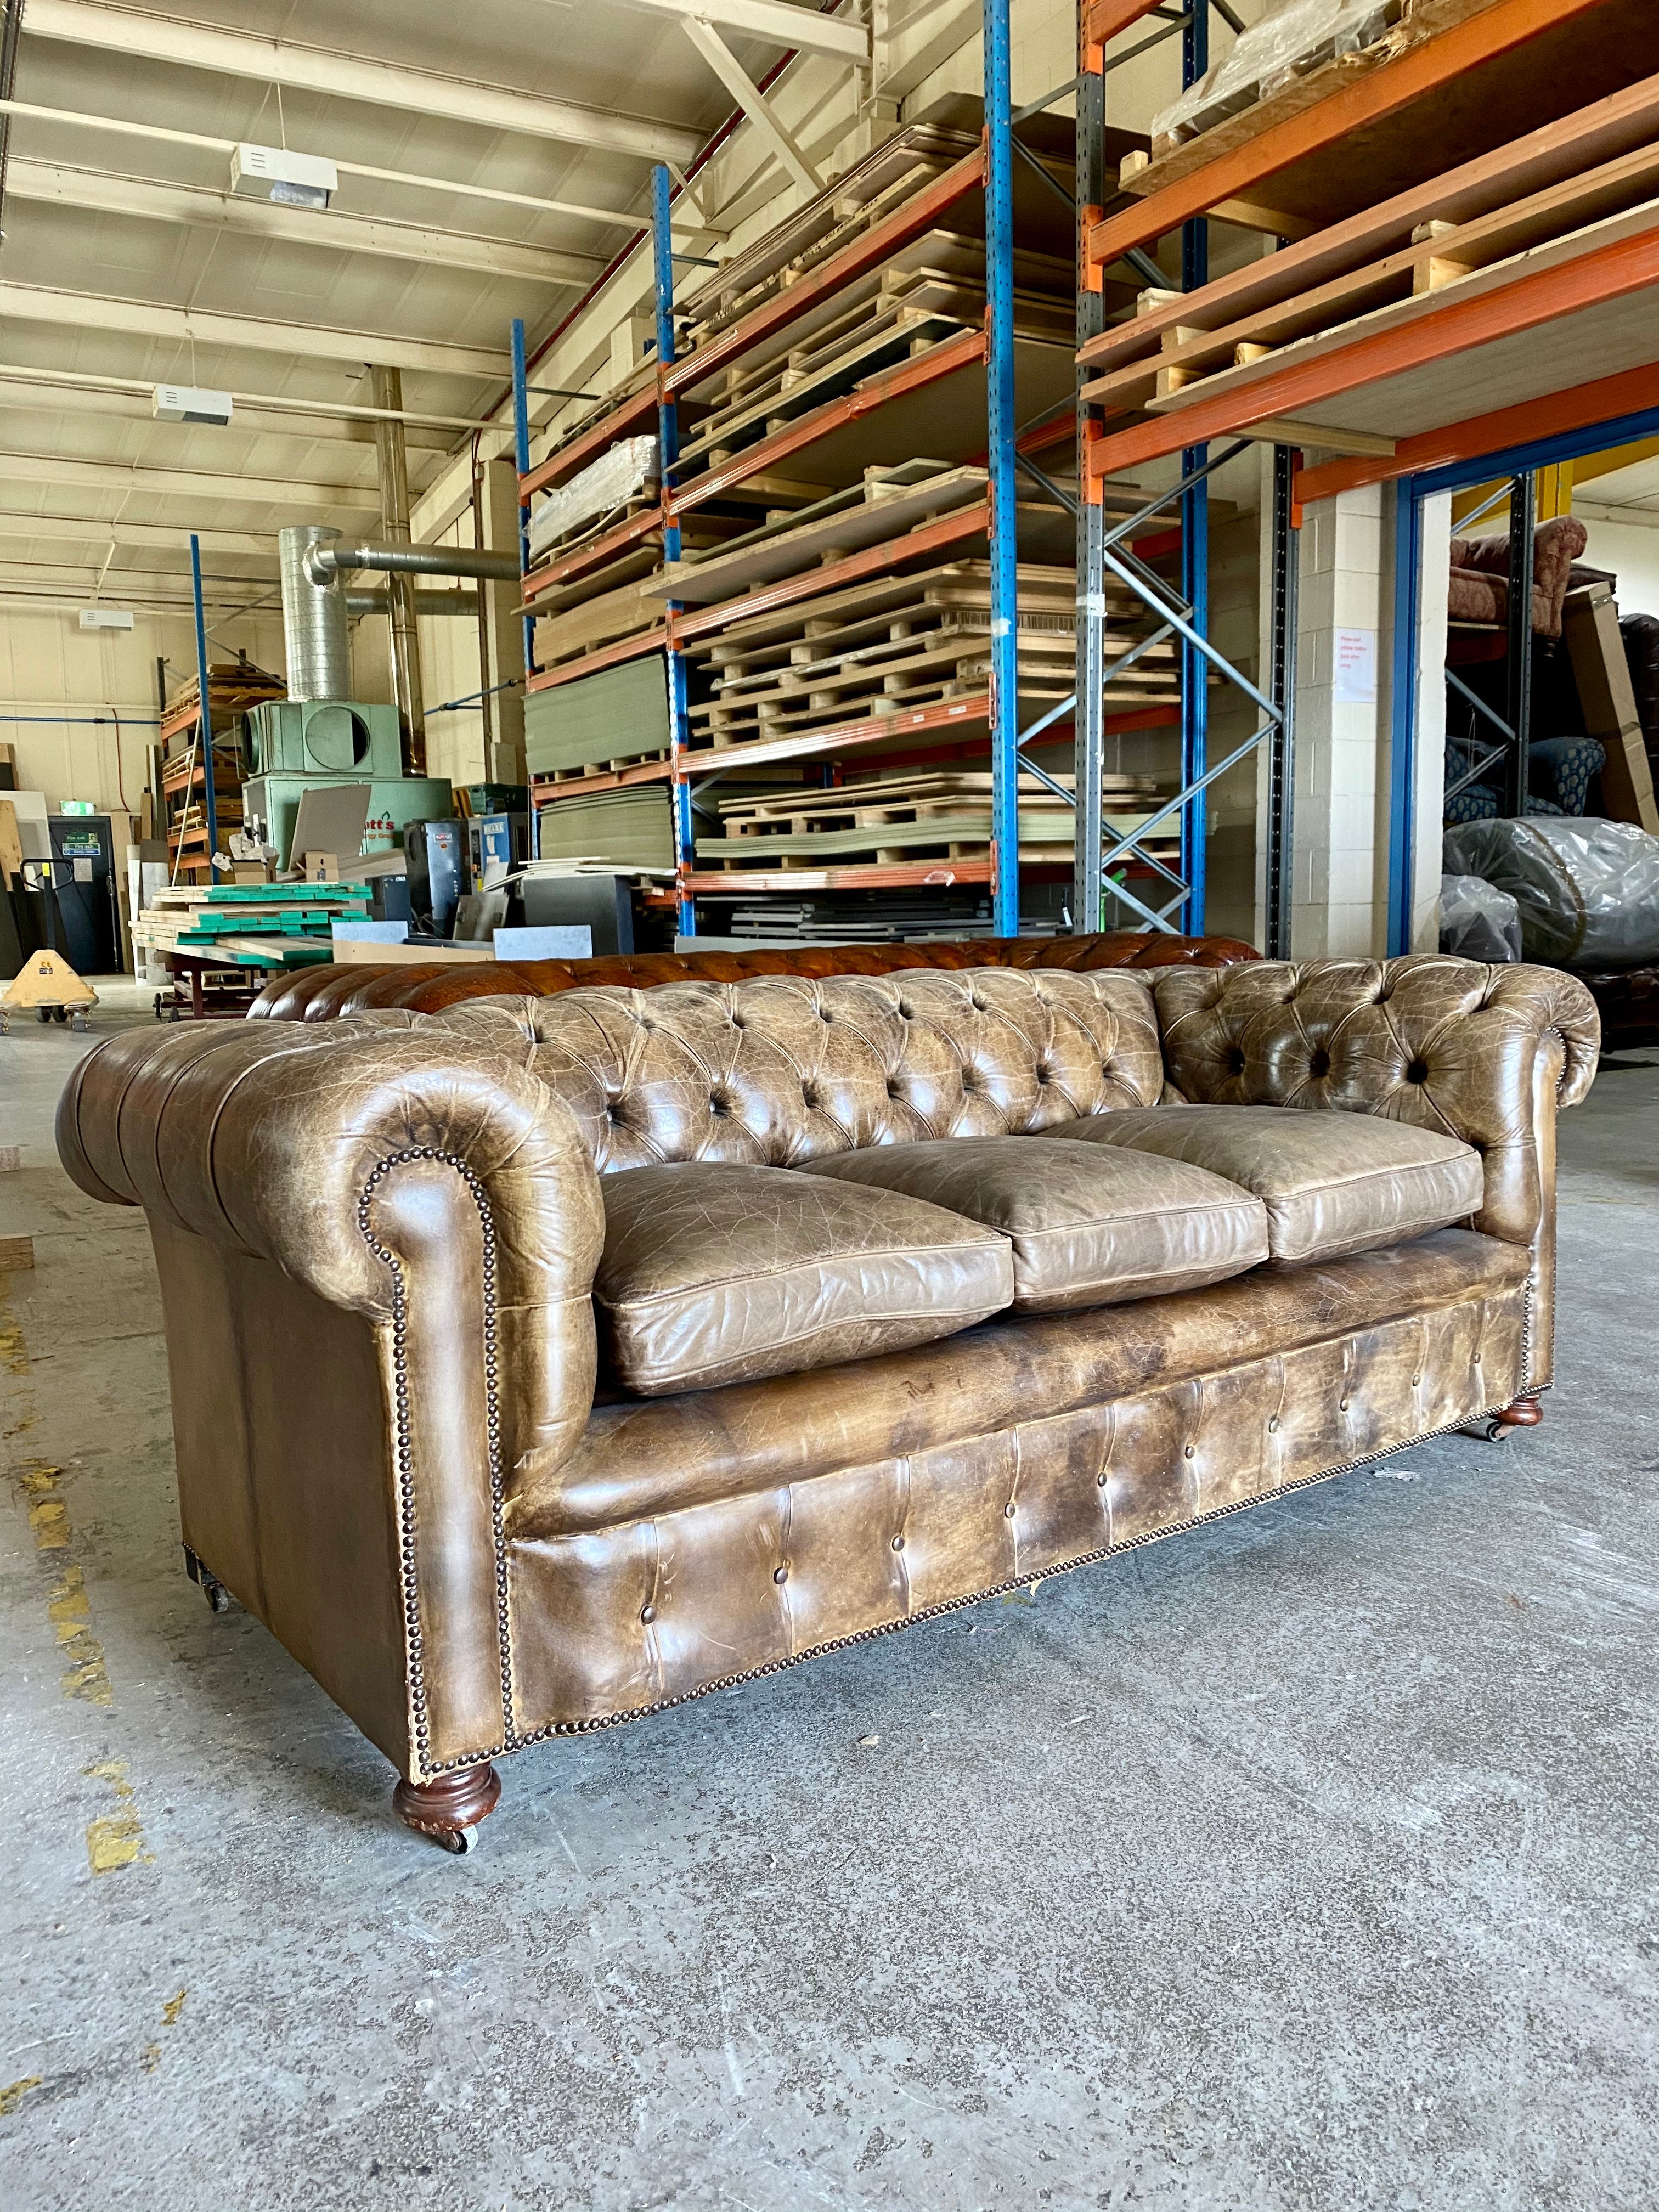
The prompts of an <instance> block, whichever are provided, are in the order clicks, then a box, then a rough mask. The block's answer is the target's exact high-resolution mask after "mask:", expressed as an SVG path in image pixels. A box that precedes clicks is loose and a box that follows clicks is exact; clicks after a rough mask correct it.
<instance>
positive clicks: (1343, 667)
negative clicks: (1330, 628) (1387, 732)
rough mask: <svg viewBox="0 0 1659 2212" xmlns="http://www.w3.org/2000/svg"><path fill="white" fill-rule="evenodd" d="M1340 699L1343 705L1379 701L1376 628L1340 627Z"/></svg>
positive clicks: (1366, 704)
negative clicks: (1377, 694)
mask: <svg viewBox="0 0 1659 2212" xmlns="http://www.w3.org/2000/svg"><path fill="white" fill-rule="evenodd" d="M1336 703H1337V705H1338V706H1339V707H1374V706H1375V705H1376V631H1375V630H1374V629H1340V630H1338V632H1337V633H1336Z"/></svg>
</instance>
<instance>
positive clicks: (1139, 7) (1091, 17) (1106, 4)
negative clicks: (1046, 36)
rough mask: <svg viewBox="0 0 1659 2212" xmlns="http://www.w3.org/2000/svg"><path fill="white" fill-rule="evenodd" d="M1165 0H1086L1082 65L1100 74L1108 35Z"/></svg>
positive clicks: (1136, 20) (1128, 24)
mask: <svg viewBox="0 0 1659 2212" xmlns="http://www.w3.org/2000/svg"><path fill="white" fill-rule="evenodd" d="M1161 4H1162V0H1084V8H1083V37H1082V40H1081V41H1080V46H1081V51H1082V57H1083V66H1084V68H1085V70H1092V71H1093V73H1094V74H1095V76H1099V74H1100V72H1101V70H1102V69H1103V67H1104V66H1105V59H1106V57H1105V52H1104V48H1105V46H1106V42H1107V40H1109V39H1115V37H1116V36H1117V34H1118V33H1119V32H1120V31H1127V29H1128V27H1129V26H1130V24H1131V23H1138V22H1139V21H1140V19H1141V17H1142V16H1143V15H1151V14H1152V10H1153V9H1154V8H1157V7H1158V6H1160V5H1161Z"/></svg>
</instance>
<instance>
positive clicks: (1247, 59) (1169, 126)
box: [1152, 0, 1401, 153]
mask: <svg viewBox="0 0 1659 2212" xmlns="http://www.w3.org/2000/svg"><path fill="white" fill-rule="evenodd" d="M1400 15H1401V0H1289V4H1288V5H1287V6H1285V7H1280V8H1275V9H1273V10H1272V12H1271V13H1270V14H1268V15H1264V16H1263V17H1262V19H1261V21H1260V22H1259V23H1254V24H1252V25H1251V27H1250V28H1249V30H1248V31H1246V32H1245V33H1244V35H1243V38H1241V39H1240V40H1239V41H1238V43H1237V46H1234V47H1233V49H1232V51H1231V52H1230V53H1228V54H1226V55H1225V56H1224V57H1223V58H1222V59H1221V60H1220V61H1218V63H1217V64H1216V65H1215V67H1214V68H1213V69H1212V70H1206V73H1205V74H1204V76H1201V77H1200V79H1199V80H1198V82H1197V83H1196V84H1195V85H1194V86H1193V87H1192V88H1190V89H1189V90H1188V91H1186V92H1183V93H1182V95H1181V97H1180V99H1179V100H1176V101H1175V102H1174V103H1173V105H1172V106H1169V107H1166V108H1165V109H1164V112H1163V113H1162V114H1160V115H1155V116H1154V117H1153V118H1152V147H1153V151H1154V153H1156V152H1157V151H1158V149H1160V148H1161V147H1162V146H1164V144H1166V143H1168V142H1170V140H1177V141H1178V140H1180V139H1182V138H1196V137H1198V136H1199V134H1200V131H1210V130H1213V129H1214V127H1215V125H1217V124H1218V123H1220V122H1223V121H1225V118H1227V117H1228V116H1230V115H1238V114H1241V113H1242V112H1243V110H1244V109H1245V108H1247V107H1254V106H1255V103H1256V102H1257V100H1266V99H1267V98H1268V97H1269V95H1270V94H1273V93H1275V92H1277V91H1278V89H1279V86H1280V85H1282V84H1286V83H1288V82H1290V80H1291V78H1292V77H1293V76H1305V75H1306V74H1307V72H1308V71H1309V70H1312V69H1317V68H1318V67H1319V65H1320V64H1321V63H1322V62H1328V61H1331V60H1333V59H1334V58H1335V57H1336V56H1337V55H1338V54H1351V53H1352V52H1355V51H1356V50H1357V49H1358V48H1359V47H1361V46H1371V45H1373V44H1374V43H1375V42H1376V40H1378V39H1380V38H1381V37H1382V35H1383V33H1384V31H1386V30H1387V29H1388V27H1389V25H1390V24H1391V23H1394V22H1396V21H1398V20H1399V18H1400Z"/></svg>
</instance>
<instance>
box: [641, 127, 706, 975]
mask: <svg viewBox="0 0 1659 2212" xmlns="http://www.w3.org/2000/svg"><path fill="white" fill-rule="evenodd" d="M671 181H672V180H671V178H670V176H669V173H668V171H667V170H666V169H665V167H663V166H662V164H661V163H660V162H659V164H658V166H657V167H655V168H654V169H653V171H652V172H651V268H652V274H653V278H654V280H655V291H656V303H657V466H658V472H659V483H660V484H661V487H662V490H661V499H662V509H663V533H662V557H663V559H664V561H665V562H670V561H678V559H679V557H680V526H679V524H678V522H677V521H676V520H674V519H673V506H672V500H673V489H674V485H675V483H677V481H678V461H679V457H680V431H679V410H678V407H677V406H676V404H675V403H674V401H673V400H672V399H671V398H670V397H669V393H668V386H667V381H666V378H665V371H666V370H667V369H668V368H671V367H672V365H673V360H674V237H673V231H672V228H671V221H670V216H669V209H668V196H669V191H670V190H671ZM681 611H682V608H681V603H680V601H679V600H678V599H670V600H669V601H668V603H667V606H666V608H665V615H666V618H667V624H668V649H667V652H666V653H665V660H666V662H667V676H668V757H669V763H670V766H671V769H672V771H673V774H672V777H671V781H670V783H669V787H668V790H669V797H670V799H671V802H672V805H673V809H674V860H675V865H676V866H677V867H678V870H679V874H680V880H681V883H682V884H684V878H685V874H686V872H687V871H688V870H689V869H690V867H692V866H694V865H695V862H696V846H695V844H694V842H693V837H694V832H693V829H692V823H691V790H690V785H689V784H688V783H687V782H686V781H685V732H686V711H685V709H686V697H685V655H684V653H682V652H681V651H680V649H679V644H678V617H679V615H680V613H681ZM679 927H680V934H681V935H682V936H683V937H695V936H696V933H697V908H696V901H695V900H693V899H690V898H687V897H686V896H684V891H682V894H681V897H680V902H679Z"/></svg>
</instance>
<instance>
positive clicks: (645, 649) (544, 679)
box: [524, 623, 668, 691]
mask: <svg viewBox="0 0 1659 2212" xmlns="http://www.w3.org/2000/svg"><path fill="white" fill-rule="evenodd" d="M667 642H668V625H667V624H666V623H658V625H657V627H656V629H644V630H640V631H637V632H636V633H635V635H634V636H632V637H624V638H619V639H618V640H617V643H616V644H615V645H602V646H599V647H596V648H595V649H594V650H593V651H592V653H583V654H582V655H581V657H580V659H578V660H567V661H562V662H561V664H560V665H558V666H557V667H556V668H544V669H542V670H540V671H538V673H537V674H536V675H534V676H532V677H530V678H528V679H527V680H526V684H525V687H524V688H525V690H526V691H556V690H557V689H558V687H559V686H560V684H574V683H575V682H577V681H578V680H579V679H580V678H582V677H584V676H597V675H598V674H599V671H600V670H601V669H602V668H615V667H616V666H617V665H618V664H619V663H620V662H622V661H624V660H637V659H639V657H640V655H641V653H660V652H661V651H662V649H663V647H665V645H666V644H667Z"/></svg>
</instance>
